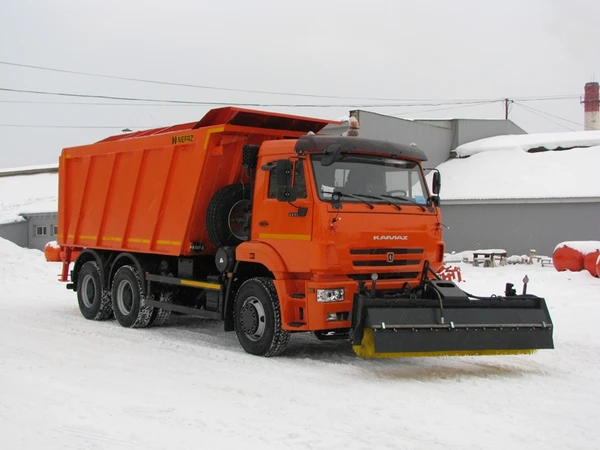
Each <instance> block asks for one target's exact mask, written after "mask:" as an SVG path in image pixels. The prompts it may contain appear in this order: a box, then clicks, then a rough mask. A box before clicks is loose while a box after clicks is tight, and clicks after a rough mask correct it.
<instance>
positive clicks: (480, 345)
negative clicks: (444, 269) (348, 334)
mask: <svg viewBox="0 0 600 450" xmlns="http://www.w3.org/2000/svg"><path fill="white" fill-rule="evenodd" d="M436 303H437V302H428V301H423V302H422V304H420V305H419V304H417V305H415V302H414V301H409V302H407V303H406V304H404V305H402V304H399V305H398V304H396V305H394V306H387V307H386V306H383V305H382V306H367V307H365V308H364V310H363V317H362V319H363V327H362V331H363V335H362V339H360V344H359V343H358V342H356V336H355V342H354V344H355V345H354V346H353V349H354V351H355V352H356V353H357V354H358V355H359V356H362V357H366V358H369V357H402V356H406V357H413V356H443V355H485V354H517V353H532V352H533V351H535V350H538V349H552V348H554V343H553V340H552V331H553V326H552V321H551V318H550V314H549V313H548V309H547V307H546V302H545V301H544V299H542V298H538V297H531V296H527V297H526V298H515V297H513V298H509V299H497V298H493V299H488V300H465V301H457V302H444V305H443V307H442V308H440V307H439V305H436Z"/></svg>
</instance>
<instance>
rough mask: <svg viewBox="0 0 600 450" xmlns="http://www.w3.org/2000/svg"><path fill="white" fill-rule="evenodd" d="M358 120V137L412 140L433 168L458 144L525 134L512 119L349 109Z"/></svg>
mask: <svg viewBox="0 0 600 450" xmlns="http://www.w3.org/2000/svg"><path fill="white" fill-rule="evenodd" d="M350 114H351V115H354V117H356V118H357V119H358V122H359V124H360V135H361V137H365V138H371V139H381V140H384V141H394V142H400V143H403V144H410V143H415V144H416V145H417V146H418V147H419V148H421V149H422V150H423V151H424V152H425V153H426V154H427V158H428V161H427V162H426V163H425V165H426V167H428V168H433V167H437V166H438V165H439V164H441V163H443V162H444V161H446V160H447V159H448V158H449V157H450V152H451V151H452V150H454V149H455V148H456V147H458V146H459V145H462V144H465V143H467V142H473V141H476V140H479V139H483V138H487V137H492V136H500V135H507V134H527V133H526V132H525V131H524V130H523V129H521V128H520V127H518V126H517V125H516V124H515V123H514V122H512V121H511V120H504V119H498V120H495V119H414V120H411V119H401V118H398V117H392V116H386V115H383V114H378V113H373V112H369V111H362V110H356V111H351V112H350ZM347 128H348V125H347V124H343V125H340V126H331V125H329V126H327V127H325V129H324V130H323V132H324V133H326V134H342V132H344V131H346V129H347Z"/></svg>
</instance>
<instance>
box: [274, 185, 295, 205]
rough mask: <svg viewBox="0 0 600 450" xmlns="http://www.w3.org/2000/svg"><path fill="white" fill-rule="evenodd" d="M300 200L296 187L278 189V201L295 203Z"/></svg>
mask: <svg viewBox="0 0 600 450" xmlns="http://www.w3.org/2000/svg"><path fill="white" fill-rule="evenodd" d="M297 198H298V190H297V189H296V188H295V187H290V186H279V187H278V188H277V201H280V202H294V201H296V199H297Z"/></svg>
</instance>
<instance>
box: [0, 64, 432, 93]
mask: <svg viewBox="0 0 600 450" xmlns="http://www.w3.org/2000/svg"><path fill="white" fill-rule="evenodd" d="M0 64H3V65H6V66H14V67H23V68H28V69H35V70H45V71H49V72H58V73H68V74H72V75H83V76H88V77H96V78H108V79H113V80H123V81H134V82H138V83H149V84H160V85H164V86H178V87H188V88H196V89H210V90H215V91H227V92H245V93H251V94H266V95H285V96H292V97H312V98H334V99H340V100H348V99H353V100H374V101H402V102H411V101H428V100H423V99H416V100H410V99H390V98H381V97H349V96H339V95H319V94H305V93H297V92H275V91H262V90H253V89H240V88H228V87H219V86H207V85H200V84H189V83H175V82H170V81H161V80H149V79H144V78H133V77H123V76H118V75H106V74H99V73H91V72H81V71H76V70H66V69H57V68H52V67H43V66H36V65H31V64H19V63H14V62H9V61H0Z"/></svg>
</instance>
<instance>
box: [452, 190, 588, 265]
mask: <svg viewBox="0 0 600 450" xmlns="http://www.w3.org/2000/svg"><path fill="white" fill-rule="evenodd" d="M441 209H442V221H443V222H444V225H446V226H447V227H449V228H448V229H444V241H445V242H446V251H447V252H452V251H457V252H458V251H464V250H477V249H482V248H483V249H489V248H502V249H504V250H506V251H507V254H508V255H528V254H529V251H530V250H535V251H536V252H537V254H538V255H546V256H552V253H553V251H554V248H555V247H556V245H557V244H558V243H560V242H564V241H589V240H594V239H599V238H600V198H599V197H595V198H594V197H582V198H561V199H510V200H508V199H507V200H500V199H497V200H496V199H486V200H443V199H442V203H441Z"/></svg>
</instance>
